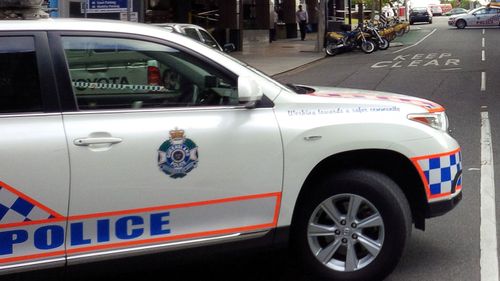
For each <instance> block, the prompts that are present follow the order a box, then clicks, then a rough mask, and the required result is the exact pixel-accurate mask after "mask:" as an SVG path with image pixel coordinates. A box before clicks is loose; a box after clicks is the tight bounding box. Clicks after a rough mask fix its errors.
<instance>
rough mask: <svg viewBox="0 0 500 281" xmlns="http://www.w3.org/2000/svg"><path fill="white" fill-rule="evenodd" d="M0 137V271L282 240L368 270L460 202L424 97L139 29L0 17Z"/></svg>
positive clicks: (383, 268) (331, 274)
mask: <svg viewBox="0 0 500 281" xmlns="http://www.w3.org/2000/svg"><path fill="white" fill-rule="evenodd" d="M125 57H127V58H130V59H124V58H125ZM82 58H83V59H82ZM85 63H87V65H85ZM134 68H137V69H139V70H140V71H138V72H137V73H135V72H134V71H133V70H134ZM131 73H135V74H133V75H146V78H144V77H143V78H141V79H135V78H134V79H135V80H133V79H132V78H130V79H129V78H127V79H122V78H120V77H127V76H129V75H132V74H131ZM82 77H83V78H82ZM85 77H87V78H85ZM86 79H87V80H86ZM80 80H83V81H80ZM0 131H1V132H2V137H1V138H0V147H2V149H1V150H0V163H1V164H0V165H1V169H0V241H1V243H0V273H1V274H8V273H11V272H18V271H25V270H32V269H37V268H45V267H64V266H71V265H73V264H78V263H82V262H88V261H95V260H100V259H112V258H120V257H124V256H134V255H139V254H147V253H157V252H159V251H166V252H168V251H170V250H173V249H176V250H178V249H183V248H185V249H186V250H187V251H189V249H192V248H193V247H202V246H206V245H208V244H214V243H225V242H232V241H237V240H241V241H246V242H248V243H252V242H255V241H257V240H259V241H261V242H265V244H264V245H267V246H271V245H272V243H278V242H282V241H278V240H277V238H283V239H285V240H287V241H290V242H291V246H292V247H295V248H296V249H297V250H298V251H299V257H300V258H301V259H302V260H303V262H304V263H305V264H306V265H307V266H308V267H309V268H310V269H311V270H312V271H313V272H314V273H315V274H317V275H321V276H324V277H328V278H332V280H377V279H382V278H383V277H384V276H386V275H387V274H389V273H390V272H391V271H392V270H393V268H394V267H395V266H396V264H397V262H398V260H399V258H400V257H401V255H402V254H403V249H404V247H405V244H406V243H407V242H408V241H409V239H408V238H409V237H410V233H411V231H412V223H414V224H415V226H416V227H417V228H419V229H424V225H425V219H428V218H431V217H434V216H439V215H443V214H444V213H446V212H448V211H450V210H451V209H452V208H453V207H454V206H456V205H457V204H458V202H459V201H460V199H461V198H462V185H461V182H462V181H461V175H462V164H461V150H460V146H459V144H458V143H457V142H456V141H455V140H454V139H453V138H452V137H451V136H450V135H449V134H448V119H447V117H446V114H445V110H444V108H443V107H441V106H440V105H438V104H436V103H434V102H431V101H428V100H424V99H420V98H416V97H410V96H404V95H396V94H392V93H386V92H375V91H363V90H355V89H343V88H325V87H314V86H302V85H291V86H286V85H282V84H280V83H278V82H277V81H274V80H272V79H271V78H269V77H267V76H265V75H264V74H262V73H260V72H258V71H256V70H254V69H252V68H251V67H248V66H247V65H245V64H244V63H242V62H239V61H237V60H235V59H233V58H232V57H230V56H228V55H227V54H224V53H222V52H219V51H216V50H213V49H212V48H210V47H207V46H206V45H204V44H201V43H197V42H195V41H193V40H191V39H189V38H187V37H185V36H182V35H179V34H176V33H173V32H168V31H166V30H162V29H160V28H158V27H153V26H150V25H145V24H134V23H125V22H120V21H103V20H79V19H46V20H45V19H43V20H24V21H3V22H0Z"/></svg>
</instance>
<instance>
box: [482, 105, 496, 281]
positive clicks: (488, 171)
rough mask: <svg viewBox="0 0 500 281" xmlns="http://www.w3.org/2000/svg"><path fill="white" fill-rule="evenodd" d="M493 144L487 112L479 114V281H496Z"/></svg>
mask: <svg viewBox="0 0 500 281" xmlns="http://www.w3.org/2000/svg"><path fill="white" fill-rule="evenodd" d="M493 167H494V165H493V144H492V141H491V128H490V120H489V117H488V112H481V228H480V233H481V234H480V235H481V237H480V238H481V241H480V248H481V257H480V266H481V279H480V280H481V281H498V254H497V223H496V213H495V179H494V178H495V176H494V169H493Z"/></svg>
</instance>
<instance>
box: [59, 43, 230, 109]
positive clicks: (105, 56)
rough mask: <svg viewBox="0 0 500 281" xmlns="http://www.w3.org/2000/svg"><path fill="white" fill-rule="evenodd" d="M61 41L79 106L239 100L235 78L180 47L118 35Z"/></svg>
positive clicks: (135, 106) (204, 103)
mask: <svg viewBox="0 0 500 281" xmlns="http://www.w3.org/2000/svg"><path fill="white" fill-rule="evenodd" d="M62 41H63V46H64V50H65V53H66V58H67V60H68V66H69V72H70V76H71V80H72V84H73V91H74V94H75V96H76V100H77V103H78V108H79V109H80V110H97V109H126V108H129V109H140V108H158V107H179V106H214V105H236V104H238V96H237V82H236V80H235V79H231V78H229V77H227V75H225V74H224V73H222V72H220V71H219V70H217V69H215V68H214V67H212V66H211V65H209V64H207V63H205V62H204V61H202V60H200V59H198V58H196V57H193V56H191V55H189V54H187V53H185V52H182V51H179V50H177V49H174V48H171V47H167V46H164V45H161V44H157V43H151V42H144V41H139V40H132V39H120V38H105V37H63V38H62Z"/></svg>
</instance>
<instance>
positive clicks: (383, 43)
mask: <svg viewBox="0 0 500 281" xmlns="http://www.w3.org/2000/svg"><path fill="white" fill-rule="evenodd" d="M378 48H379V49H380V50H387V49H388V48H389V40H387V39H385V38H384V37H382V38H381V39H380V40H379V41H378Z"/></svg>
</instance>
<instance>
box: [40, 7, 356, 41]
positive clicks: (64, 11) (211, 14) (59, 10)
mask: <svg viewBox="0 0 500 281" xmlns="http://www.w3.org/2000/svg"><path fill="white" fill-rule="evenodd" d="M345 1H347V0H329V1H327V3H328V6H327V7H326V9H330V12H328V13H327V15H329V16H330V17H332V16H335V11H334V10H333V9H336V10H341V9H343V7H344V6H345V4H344V2H345ZM319 2H320V1H319V0H114V1H110V0H107V1H103V0H87V5H85V0H50V2H49V4H48V5H49V6H50V7H52V8H54V11H55V12H53V13H51V15H52V16H59V17H76V18H83V17H87V18H104V19H116V20H120V19H121V20H131V21H137V22H144V23H163V22H179V23H194V24H197V25H200V26H203V27H204V28H206V29H207V30H209V31H210V32H212V34H213V35H214V36H215V38H216V39H217V40H218V41H219V43H222V44H224V43H234V44H235V45H236V47H237V49H239V50H241V49H242V46H243V44H244V42H246V41H255V40H257V41H263V42H268V41H269V34H270V29H272V28H274V27H276V34H277V39H284V38H297V36H298V31H297V28H298V27H297V22H296V17H295V12H296V10H297V6H298V5H299V4H300V5H303V6H304V7H305V9H306V10H307V12H308V14H309V23H310V28H311V30H312V31H315V30H316V29H317V25H318V14H319V13H318V11H319V9H320V7H319ZM274 11H276V14H277V19H276V21H273V13H274Z"/></svg>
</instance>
